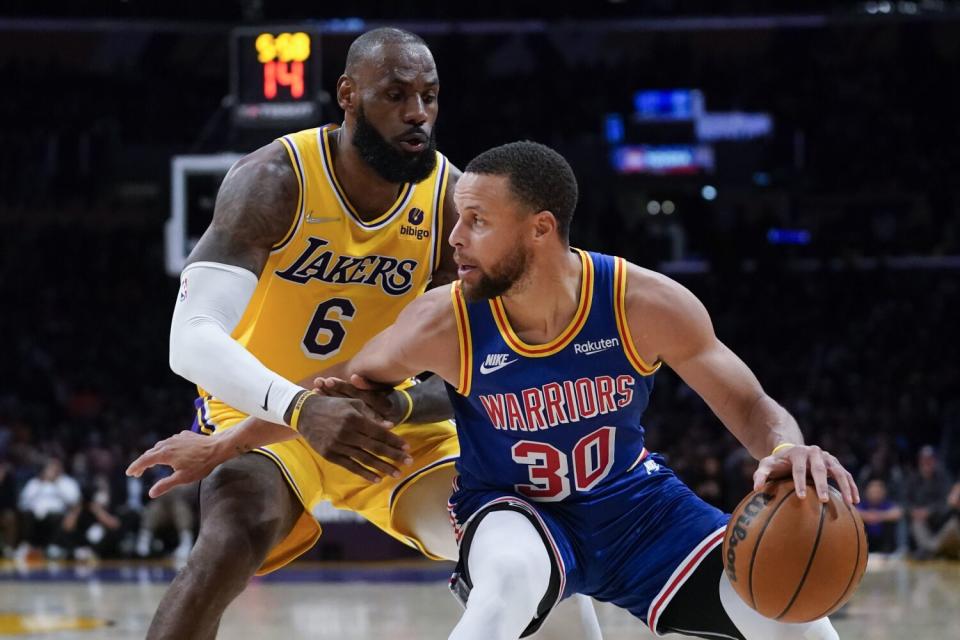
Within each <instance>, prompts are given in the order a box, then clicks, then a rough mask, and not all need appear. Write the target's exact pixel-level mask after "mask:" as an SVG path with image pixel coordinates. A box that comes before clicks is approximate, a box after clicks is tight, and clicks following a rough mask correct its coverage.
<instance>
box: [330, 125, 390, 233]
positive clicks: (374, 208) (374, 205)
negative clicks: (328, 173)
mask: <svg viewBox="0 0 960 640" xmlns="http://www.w3.org/2000/svg"><path fill="white" fill-rule="evenodd" d="M330 150H331V155H332V156H333V171H334V173H335V174H336V176H337V182H339V183H340V187H341V188H342V189H343V191H344V192H345V193H346V195H347V198H348V199H349V200H350V204H352V205H353V208H354V209H356V210H357V213H358V214H360V217H361V218H362V219H364V220H373V219H375V218H377V217H379V216H380V215H381V214H383V212H384V211H386V210H387V209H388V208H389V207H390V205H392V204H393V203H394V202H396V200H397V196H398V195H399V193H400V190H401V189H402V188H403V185H402V184H396V183H393V182H388V181H386V180H384V179H383V178H382V177H381V176H380V174H379V173H377V172H376V171H375V170H374V169H373V167H371V166H370V165H369V164H367V163H366V162H365V161H364V160H363V158H361V157H360V152H359V151H357V148H356V147H355V146H354V145H353V143H352V141H351V140H350V136H348V135H347V134H346V127H345V126H344V127H340V128H339V129H337V130H336V131H334V132H333V133H332V134H331V135H330Z"/></svg>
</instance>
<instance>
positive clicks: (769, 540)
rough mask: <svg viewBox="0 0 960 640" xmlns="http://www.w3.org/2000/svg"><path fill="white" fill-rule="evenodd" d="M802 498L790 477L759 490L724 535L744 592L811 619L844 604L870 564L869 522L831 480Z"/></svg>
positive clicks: (763, 609) (772, 612)
mask: <svg viewBox="0 0 960 640" xmlns="http://www.w3.org/2000/svg"><path fill="white" fill-rule="evenodd" d="M829 495H830V500H829V502H827V503H821V502H820V501H819V500H818V499H817V494H816V491H815V490H814V489H813V487H811V488H810V490H809V491H808V492H807V496H806V498H805V499H803V500H801V499H800V498H798V497H797V494H796V490H795V489H794V485H793V481H792V480H790V479H787V480H781V481H778V482H771V483H767V484H766V485H764V487H763V488H762V489H761V490H760V491H754V492H753V493H751V494H750V495H748V496H747V497H746V498H744V499H743V500H742V501H741V502H740V504H738V505H737V508H736V509H734V511H733V515H732V516H731V518H730V523H729V524H728V525H727V531H726V534H725V535H724V539H723V558H724V568H725V571H726V574H727V577H728V578H729V579H730V583H731V584H732V585H733V588H734V590H735V591H736V592H737V593H738V594H739V595H740V597H741V598H742V599H743V600H744V602H746V603H747V604H748V605H750V606H751V607H752V608H753V609H755V610H756V611H757V612H759V613H760V614H762V615H764V616H766V617H768V618H772V619H774V620H779V621H781V622H810V621H812V620H816V619H818V618H822V617H823V616H826V615H829V614H831V613H833V612H834V611H836V610H837V609H839V608H840V607H841V606H843V604H844V603H846V602H847V600H849V599H850V596H851V595H853V592H854V591H856V589H857V585H859V584H860V579H861V578H862V577H863V572H864V569H866V566H867V540H866V536H865V534H864V530H863V521H862V520H861V519H860V515H859V514H858V513H857V512H856V510H855V509H853V508H852V507H850V506H848V505H846V504H844V502H843V498H842V497H841V495H840V492H839V491H837V490H836V489H834V488H833V487H830V492H829Z"/></svg>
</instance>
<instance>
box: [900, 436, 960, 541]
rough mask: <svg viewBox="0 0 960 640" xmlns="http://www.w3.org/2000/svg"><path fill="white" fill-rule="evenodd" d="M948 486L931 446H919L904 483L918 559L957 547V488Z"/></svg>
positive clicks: (959, 524) (959, 498)
mask: <svg viewBox="0 0 960 640" xmlns="http://www.w3.org/2000/svg"><path fill="white" fill-rule="evenodd" d="M951 485H952V481H951V479H950V476H949V474H948V473H947V472H946V471H945V470H944V469H943V467H942V466H941V465H940V461H939V459H938V458H937V453H936V451H935V450H934V448H933V447H931V446H929V445H927V446H924V447H922V448H921V449H920V453H919V454H917V470H916V471H915V472H914V473H913V474H912V475H911V477H910V480H909V482H908V483H907V498H908V500H909V502H910V532H911V533H912V534H913V540H914V543H915V544H916V545H917V557H918V558H919V559H927V558H931V557H934V556H937V555H941V554H945V553H950V552H955V551H956V549H960V517H958V516H957V510H958V505H960V489H957V488H956V487H955V486H953V487H952V486H951Z"/></svg>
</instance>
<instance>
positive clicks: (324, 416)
mask: <svg viewBox="0 0 960 640" xmlns="http://www.w3.org/2000/svg"><path fill="white" fill-rule="evenodd" d="M392 427H393V423H392V422H390V421H389V420H385V419H383V417H381V416H380V415H378V414H377V412H376V411H374V410H373V409H371V408H370V407H369V406H367V404H366V403H365V402H364V401H363V400H358V399H356V398H350V397H347V398H340V397H326V396H324V395H313V396H310V397H309V398H307V400H306V402H304V404H303V409H302V410H301V412H300V420H299V423H298V425H297V430H298V431H299V432H300V435H301V436H303V437H304V438H305V439H306V441H307V442H308V443H310V446H311V447H313V449H314V451H316V452H317V453H318V454H320V455H321V456H323V457H324V458H326V459H327V460H329V461H330V462H332V463H334V464H336V465H339V466H341V467H343V468H344V469H346V470H347V471H350V472H352V473H355V474H357V475H358V476H361V477H363V478H366V479H367V480H369V481H370V482H379V481H380V478H381V477H382V476H393V477H394V478H398V477H400V470H399V469H398V468H397V467H396V466H394V464H391V463H396V464H410V463H412V462H413V459H412V458H411V457H410V454H409V453H408V451H409V449H410V446H409V445H408V444H407V443H406V442H405V441H404V440H403V438H400V437H399V436H397V435H396V434H394V433H391V432H390V429H391V428H392ZM384 458H386V460H384ZM388 460H389V462H388Z"/></svg>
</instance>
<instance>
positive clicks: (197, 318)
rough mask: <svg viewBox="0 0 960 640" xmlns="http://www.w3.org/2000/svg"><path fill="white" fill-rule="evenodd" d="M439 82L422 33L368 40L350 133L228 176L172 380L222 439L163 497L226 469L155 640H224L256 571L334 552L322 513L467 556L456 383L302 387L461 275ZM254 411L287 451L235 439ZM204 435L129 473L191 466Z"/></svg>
mask: <svg viewBox="0 0 960 640" xmlns="http://www.w3.org/2000/svg"><path fill="white" fill-rule="evenodd" d="M438 83H439V80H438V76H437V71H436V67H435V65H434V61H433V57H432V55H431V53H430V50H429V49H428V48H427V47H426V45H425V44H424V43H423V41H422V40H421V39H420V38H419V37H417V36H415V35H414V34H411V33H408V32H405V31H401V30H397V29H377V30H375V31H371V32H368V33H366V34H364V35H362V36H360V37H359V38H358V39H357V40H356V41H355V42H354V43H353V44H352V45H351V47H350V51H349V54H348V57H347V65H346V70H345V74H344V75H343V76H341V78H340V80H339V81H338V84H337V100H338V103H339V105H340V106H341V107H342V108H343V110H344V123H343V126H342V127H336V126H326V127H321V128H318V129H311V130H308V131H301V132H299V133H294V134H291V135H287V136H284V137H282V138H281V139H280V140H278V141H275V142H273V143H271V144H269V145H267V146H265V147H263V148H261V149H259V150H258V151H256V152H254V153H252V154H250V155H249V156H247V157H246V158H244V159H242V160H241V161H239V162H238V163H237V164H236V165H235V166H234V167H233V168H232V169H231V171H230V172H229V173H228V175H227V177H226V178H225V180H224V183H223V185H222V187H221V189H220V193H219V194H218V197H217V203H216V208H215V211H214V217H213V221H212V223H211V225H210V227H209V229H208V230H207V231H206V233H205V234H204V235H203V237H202V238H201V240H200V242H199V243H198V244H197V247H196V248H195V249H194V251H193V252H192V254H191V255H190V258H189V259H188V264H187V266H186V267H185V269H184V271H183V274H182V277H181V288H180V294H179V297H178V300H177V304H176V308H175V310H174V315H173V321H172V324H171V334H170V362H171V367H172V368H173V370H174V371H175V372H177V373H179V374H180V375H182V376H184V377H185V378H187V379H189V380H191V381H193V382H195V383H197V384H198V386H199V387H200V398H199V399H198V401H197V426H198V429H199V430H200V431H203V432H205V433H208V434H213V437H201V436H194V439H193V440H192V441H191V443H192V446H194V447H195V448H194V449H191V451H192V452H193V453H191V454H190V455H192V456H194V457H193V460H196V459H197V456H199V457H201V458H202V464H201V465H200V467H201V470H202V471H201V472H200V473H198V474H195V476H192V477H189V478H188V477H185V473H184V472H183V471H175V473H174V474H173V475H172V476H171V477H169V478H168V479H167V483H166V484H165V485H164V484H161V485H159V486H155V487H154V488H153V489H152V490H151V493H153V494H154V495H156V494H157V493H158V492H161V491H163V490H164V489H165V488H168V487H170V486H173V485H174V484H178V483H180V482H183V481H188V480H192V479H195V478H199V477H203V476H206V475H207V473H208V472H210V470H211V469H213V468H214V467H216V469H215V470H213V471H212V473H210V474H209V476H208V477H206V478H205V479H204V481H203V483H202V484H201V492H200V502H201V505H200V513H201V528H200V534H199V538H198V540H197V543H196V545H195V547H194V549H193V551H192V552H191V554H190V557H189V559H188V561H187V565H186V567H185V568H184V570H183V571H181V572H180V574H178V576H177V578H176V579H175V581H174V582H173V584H172V585H171V587H170V588H169V590H168V591H167V593H166V595H165V596H164V598H163V600H162V602H161V603H160V606H159V608H158V610H157V613H156V615H155V617H154V620H153V622H152V624H151V627H150V630H149V633H148V636H147V637H148V638H151V639H160V638H170V639H174V638H176V639H177V640H184V639H193V638H202V639H206V638H213V637H215V635H216V632H217V627H218V624H219V620H220V617H221V615H222V614H223V612H224V610H225V609H226V607H227V605H228V604H229V603H230V602H231V601H232V600H233V598H235V597H236V596H237V595H238V594H239V593H240V592H241V591H242V590H243V589H244V587H245V586H246V584H247V582H248V580H249V579H250V578H251V577H252V576H253V575H254V574H255V573H265V572H269V571H272V570H275V569H277V568H279V567H282V566H283V565H284V564H286V563H288V562H290V561H291V560H293V559H294V558H296V557H297V556H299V555H300V554H302V553H304V552H305V551H307V550H308V549H309V548H310V547H311V546H312V545H313V544H314V543H315V542H316V540H317V538H318V537H319V535H320V533H321V531H320V527H319V525H318V523H317V522H316V520H315V519H314V518H313V517H312V515H311V510H312V509H313V507H314V506H315V505H316V504H317V503H318V502H320V501H322V500H330V501H331V502H332V503H333V504H334V505H335V506H337V507H340V508H344V509H350V510H353V511H355V512H357V513H360V514H361V515H363V516H364V517H365V518H367V519H368V520H370V521H371V522H373V523H374V524H376V525H377V526H378V527H380V528H381V529H383V530H384V531H386V532H387V533H389V534H390V535H392V536H394V537H395V538H398V539H399V540H401V541H403V542H405V543H407V544H410V545H411V546H415V547H417V548H419V549H421V550H422V551H423V552H424V553H426V554H427V555H428V556H430V557H434V558H438V557H443V558H455V557H456V553H457V550H456V543H455V540H454V536H453V533H452V530H451V528H450V524H449V519H448V514H447V512H446V498H447V497H448V496H449V492H450V486H451V480H452V477H453V475H454V472H453V463H454V461H455V459H456V457H457V455H458V454H459V447H458V444H457V441H456V434H455V429H454V428H453V426H452V424H451V423H450V422H449V421H448V420H445V419H446V418H448V417H449V416H450V415H452V411H451V408H450V406H449V402H448V400H447V398H446V394H445V391H444V390H443V387H442V384H440V383H439V380H437V381H435V382H432V381H427V382H425V383H423V384H418V385H414V386H412V387H410V388H409V389H407V390H404V391H392V392H390V393H382V392H369V393H366V394H365V395H362V396H361V397H360V399H355V398H337V397H326V396H323V395H318V394H317V393H315V392H312V391H307V390H306V389H305V388H303V387H301V386H300V385H299V384H298V383H297V381H299V380H303V379H305V378H308V377H310V375H311V374H313V373H315V372H316V371H318V370H322V369H326V368H328V367H330V366H333V365H335V364H337V363H338V362H341V361H343V360H346V359H349V358H351V357H352V356H353V355H355V354H356V353H357V352H358V351H359V350H360V348H361V347H362V346H363V344H364V343H365V342H366V341H367V340H369V339H370V338H372V337H373V336H374V335H376V334H377V333H378V332H380V331H381V330H382V329H384V328H385V327H387V326H389V325H390V324H391V323H392V322H393V321H394V320H395V319H396V317H397V316H398V314H399V313H400V311H401V310H402V309H403V308H404V306H406V305H407V304H408V303H410V302H411V301H412V300H413V299H414V298H415V297H417V296H418V295H420V294H422V293H423V292H424V291H425V290H426V288H427V286H428V285H429V284H430V283H431V280H433V282H434V283H435V284H436V283H437V282H439V283H441V284H442V283H445V282H449V281H451V280H453V279H454V278H455V269H456V267H455V264H454V262H453V260H452V255H451V252H450V250H449V247H448V245H447V243H446V242H445V241H444V240H445V234H446V233H447V232H448V231H449V229H450V228H451V227H452V221H453V220H454V219H455V211H454V207H453V204H452V193H453V184H454V183H455V181H456V180H457V178H458V177H459V171H457V170H456V169H455V168H454V167H452V166H450V164H449V163H448V162H447V160H446V158H444V157H443V156H442V155H441V154H439V153H438V152H436V151H435V148H434V137H433V126H434V123H435V120H436V116H437V93H438V89H439V86H438ZM374 409H375V410H374ZM248 416H252V417H254V418H260V419H262V420H264V421H266V426H267V428H272V429H274V430H275V431H277V433H278V437H276V438H273V439H270V440H269V441H271V442H274V443H275V444H271V445H268V446H265V447H254V446H253V444H252V443H253V442H255V441H254V440H253V439H251V437H250V436H247V435H245V434H244V430H243V429H238V428H236V427H237V426H238V425H240V424H245V423H246V422H249V419H248ZM260 424H265V423H260ZM394 425H396V426H394ZM291 427H293V429H291ZM187 435H193V434H187ZM185 437H187V436H185V435H184V434H181V436H179V438H180V440H178V439H177V438H178V437H175V438H173V439H171V440H169V441H165V443H161V445H159V446H158V447H155V448H154V449H153V450H151V452H150V453H148V454H146V455H144V456H142V457H141V458H140V459H138V460H137V461H136V462H135V463H134V465H131V470H130V472H131V473H134V474H138V473H140V472H142V470H143V469H144V468H145V467H147V466H150V465H152V464H157V463H160V464H170V465H171V466H173V467H174V469H175V470H176V469H177V468H178V466H179V465H178V463H177V461H176V460H177V455H179V454H180V453H183V452H184V451H186V449H178V442H180V441H181V440H182V439H183V438H185ZM198 440H199V441H200V442H202V444H198ZM238 452H244V453H243V454H242V455H237V453H238ZM221 463H222V464H221ZM217 465H219V466H217ZM584 620H585V623H584V624H585V626H586V627H587V628H588V630H587V631H585V632H583V633H580V632H577V633H575V635H577V637H597V636H596V635H590V634H591V632H592V630H595V629H596V628H597V625H596V622H595V617H593V614H592V612H589V615H587V616H586V618H584ZM561 637H566V635H564V636H561Z"/></svg>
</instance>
